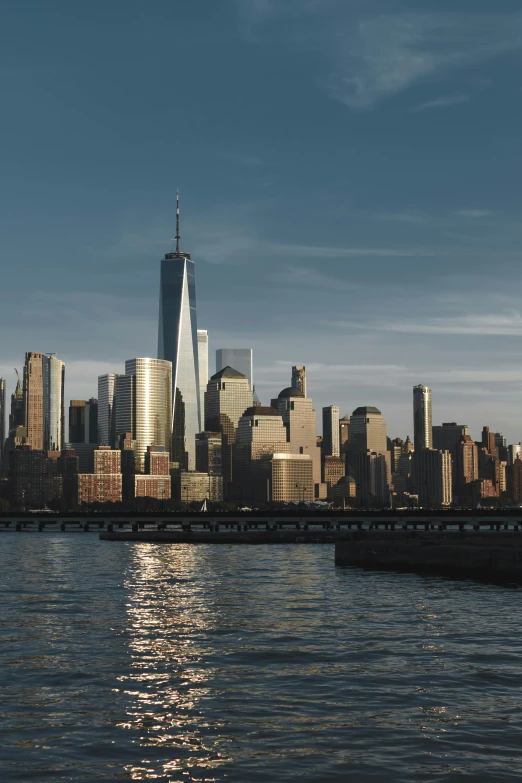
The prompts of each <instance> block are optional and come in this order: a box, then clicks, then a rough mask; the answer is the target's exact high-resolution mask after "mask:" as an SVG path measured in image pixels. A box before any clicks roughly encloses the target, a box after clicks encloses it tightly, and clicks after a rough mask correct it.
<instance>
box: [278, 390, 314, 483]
mask: <svg viewBox="0 0 522 783" xmlns="http://www.w3.org/2000/svg"><path fill="white" fill-rule="evenodd" d="M272 404H273V406H274V407H276V408H277V412H278V413H279V415H280V416H281V417H282V419H283V423H284V425H285V427H286V431H287V440H288V443H289V444H290V452H291V453H292V454H308V455H309V456H310V458H311V460H312V465H313V475H314V484H320V483H321V450H320V448H319V447H318V445H317V414H316V412H315V410H314V408H313V403H312V400H311V399H310V398H309V397H305V396H304V392H302V391H300V390H299V389H298V388H296V387H292V386H289V387H288V388H286V389H283V390H282V391H281V392H280V393H279V395H278V397H277V400H273V401H272Z"/></svg>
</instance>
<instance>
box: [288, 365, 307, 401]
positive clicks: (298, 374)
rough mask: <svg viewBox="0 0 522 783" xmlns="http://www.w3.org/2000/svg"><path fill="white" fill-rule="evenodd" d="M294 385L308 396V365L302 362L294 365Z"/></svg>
mask: <svg viewBox="0 0 522 783" xmlns="http://www.w3.org/2000/svg"><path fill="white" fill-rule="evenodd" d="M291 385H292V387H293V388H294V389H299V391H300V392H303V394H304V396H305V397H306V367H305V366H304V365H302V364H296V365H295V366H294V367H292V383H291Z"/></svg>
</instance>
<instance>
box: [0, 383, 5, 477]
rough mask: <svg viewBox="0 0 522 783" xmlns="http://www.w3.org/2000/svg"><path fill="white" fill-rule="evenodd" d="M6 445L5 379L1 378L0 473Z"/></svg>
mask: <svg viewBox="0 0 522 783" xmlns="http://www.w3.org/2000/svg"><path fill="white" fill-rule="evenodd" d="M4 445H5V379H4V378H0V473H1V472H2V459H3V454H4Z"/></svg>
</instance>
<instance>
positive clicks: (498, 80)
mask: <svg viewBox="0 0 522 783" xmlns="http://www.w3.org/2000/svg"><path fill="white" fill-rule="evenodd" d="M2 28H3V29H2V33H1V45H0V74H1V79H0V90H1V99H2V121H1V123H0V149H1V150H2V154H1V169H0V182H1V186H0V335H1V337H0V376H4V377H6V379H7V388H8V392H9V393H10V392H11V391H12V390H13V388H14V382H15V380H16V379H15V375H14V371H13V368H14V367H18V368H19V369H20V370H21V368H22V366H23V361H24V353H25V351H29V350H33V351H43V352H55V353H56V354H57V355H58V356H59V357H60V358H61V359H63V360H64V361H65V362H66V364H67V366H66V390H65V394H66V403H67V404H68V401H69V399H71V398H72V399H76V398H80V399H82V398H89V397H91V396H96V394H97V376H98V375H99V374H101V373H105V372H110V371H112V372H121V371H123V365H124V362H125V360H126V359H129V358H133V357H136V356H154V355H155V354H156V349H157V319H158V293H159V263H160V259H161V257H162V256H163V254H164V253H165V252H169V251H170V250H171V248H172V240H171V238H172V237H173V236H174V233H175V227H174V222H175V221H174V216H175V194H176V188H177V187H179V189H180V198H181V220H182V223H181V233H182V245H183V249H184V250H185V251H187V252H190V253H191V254H192V257H193V258H194V260H195V261H196V270H197V271H196V275H197V278H196V279H197V306H198V327H199V328H203V329H208V331H209V337H210V356H211V361H210V370H211V372H213V371H214V359H213V357H214V355H215V349H216V348H220V347H252V348H253V349H254V379H255V385H256V390H257V393H258V395H259V397H260V399H261V401H262V402H263V403H264V404H269V402H270V399H271V398H272V397H274V396H276V395H277V393H278V392H279V391H280V390H281V389H282V388H283V387H285V386H287V385H289V382H290V372H291V366H292V365H293V364H304V365H306V368H307V380H308V392H309V395H310V396H312V398H313V401H314V407H315V408H316V409H317V410H318V411H320V408H321V407H322V406H324V405H339V407H340V410H341V415H343V414H345V413H350V412H351V411H353V410H354V409H355V408H356V407H358V406H359V405H376V406H377V407H378V408H380V409H381V411H382V412H383V414H384V417H385V420H386V422H387V425H388V434H389V435H390V436H391V437H395V436H400V437H406V435H407V434H409V435H411V436H412V435H413V432H412V430H413V425H412V386H413V385H415V384H418V383H423V384H426V385H428V386H430V387H431V388H432V392H433V422H434V423H436V424H440V423H441V422H442V421H458V422H459V423H462V424H468V425H469V426H470V428H471V434H472V435H473V436H474V437H475V438H478V437H479V433H480V429H481V428H482V426H483V425H488V426H490V427H491V428H492V429H494V430H495V431H502V432H503V433H504V435H506V437H507V439H508V442H510V443H512V442H518V441H521V440H522V415H521V414H522V411H521V402H522V400H521V398H522V362H521V353H522V344H521V343H522V309H521V296H522V266H521V264H520V255H521V253H520V244H521V239H522V228H521V222H520V213H521V208H522V186H521V176H520V174H521V164H522V141H521V139H522V134H521V120H522V77H521V74H522V70H521V65H522V10H521V7H520V3H519V2H511V0H495V2H492V0H489V1H488V2H486V1H485V0H410V1H409V2H408V1H407V0H405V1H404V2H396V0H219V2H215V0H191V2H190V3H187V2H183V1H182V0H149V2H148V3H143V2H142V1H141V0H111V2H106V0H91V2H89V3H71V2H70V0H46V2H45V3H42V2H41V0H17V2H16V3H8V4H5V6H4V8H3V12H2ZM320 418H321V417H320V416H318V429H319V431H320Z"/></svg>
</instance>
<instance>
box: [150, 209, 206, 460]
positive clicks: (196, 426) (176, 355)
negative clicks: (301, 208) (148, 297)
mask: <svg viewBox="0 0 522 783" xmlns="http://www.w3.org/2000/svg"><path fill="white" fill-rule="evenodd" d="M176 220H177V223H176V227H177V231H176V250H175V251H174V252H172V253H166V254H165V257H164V259H163V260H162V262H161V277H160V301H159V328H158V357H159V358H160V359H164V360H165V361H168V362H171V364H172V393H171V399H172V403H173V408H172V415H171V423H172V427H173V441H174V442H176V443H177V442H179V443H180V444H181V451H182V455H181V456H182V457H183V461H184V462H185V467H186V468H187V469H188V470H194V469H195V467H196V434H197V433H198V432H201V430H202V429H203V428H202V426H201V413H200V384H199V359H198V327H197V316H196V271H195V265H194V261H192V259H191V258H190V254H189V253H183V252H181V250H180V237H179V202H178V203H177V205H176ZM177 408H182V410H179V411H178V410H176V409H177Z"/></svg>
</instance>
